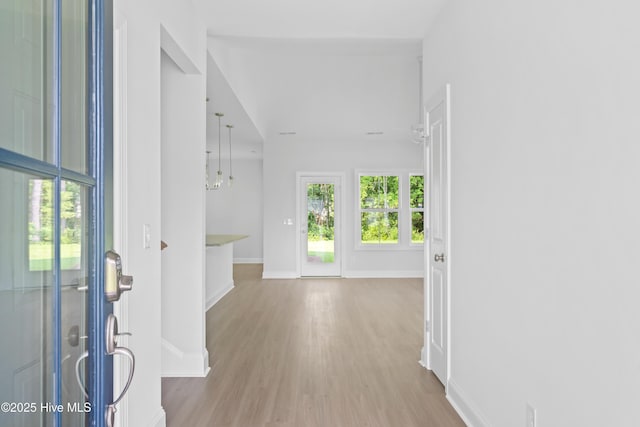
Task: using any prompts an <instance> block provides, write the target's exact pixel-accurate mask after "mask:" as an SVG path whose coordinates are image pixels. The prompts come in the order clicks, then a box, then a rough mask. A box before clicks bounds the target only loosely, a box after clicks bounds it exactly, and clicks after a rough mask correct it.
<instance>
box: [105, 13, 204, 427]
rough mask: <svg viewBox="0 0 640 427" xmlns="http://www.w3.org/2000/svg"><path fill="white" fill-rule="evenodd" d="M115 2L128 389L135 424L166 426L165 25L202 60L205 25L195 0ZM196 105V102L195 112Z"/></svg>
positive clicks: (191, 55) (191, 53)
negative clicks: (120, 34) (122, 100)
mask: <svg viewBox="0 0 640 427" xmlns="http://www.w3.org/2000/svg"><path fill="white" fill-rule="evenodd" d="M115 8H116V13H119V14H120V15H122V19H123V20H124V21H125V22H126V27H127V36H128V38H127V50H128V52H127V53H128V54H127V71H128V73H127V74H128V77H127V78H128V82H129V84H128V91H127V100H126V104H127V131H126V137H127V141H128V145H127V149H126V152H125V153H124V155H125V158H126V159H127V176H128V182H127V186H126V187H127V192H128V197H127V206H126V210H127V212H126V213H127V226H126V227H127V228H126V230H125V234H126V235H127V236H128V248H127V249H126V251H125V252H126V253H127V254H128V257H127V259H126V260H123V262H124V266H125V267H126V270H127V271H128V273H129V274H132V275H133V277H134V289H133V291H131V292H129V293H128V294H127V296H126V297H125V298H127V299H128V303H129V304H128V305H129V319H128V325H127V328H128V330H129V331H130V332H132V333H133V336H132V337H131V338H129V344H130V346H131V349H132V350H133V352H134V353H135V355H136V360H137V364H136V372H135V377H134V380H133V383H132V385H131V388H130V389H129V393H128V395H129V400H130V402H129V403H130V404H129V420H128V421H129V425H130V426H149V425H158V426H160V425H164V423H165V422H164V411H163V410H162V407H161V399H160V398H161V384H160V375H161V360H160V359H161V357H160V349H161V347H160V345H161V344H160V343H161V329H160V325H161V312H160V305H161V292H160V283H161V258H160V245H159V242H160V239H161V235H160V229H161V195H160V185H159V184H160V182H161V166H160V164H161V160H160V152H161V147H160V138H161V135H160V86H161V84H160V25H161V24H162V25H164V27H165V28H166V29H167V31H168V32H169V33H170V34H172V36H173V38H174V39H175V40H176V41H177V42H178V43H179V45H180V46H182V47H183V48H184V49H185V51H186V52H187V54H188V56H189V57H190V58H192V61H193V62H194V63H196V64H202V63H203V62H201V61H204V54H205V49H206V46H205V43H206V40H205V39H206V31H205V28H204V26H202V25H200V24H198V18H197V14H196V13H195V12H194V11H193V8H192V7H191V6H190V2H181V3H180V4H177V3H176V2H171V1H168V0H164V1H162V2H157V1H149V0H140V1H135V2H125V1H120V0H118V1H116V6H115ZM200 58H201V59H200ZM202 69H203V70H204V68H202ZM199 101H201V99H199ZM197 105H198V104H197V103H195V104H194V106H193V107H192V108H194V109H196V110H197V108H198V107H197ZM202 108H203V110H204V108H205V107H204V104H203V105H202ZM203 138H204V136H203ZM203 146H204V140H203ZM196 209H197V208H196ZM143 224H149V225H150V228H151V242H152V245H151V248H149V249H145V248H143V246H142V226H143Z"/></svg>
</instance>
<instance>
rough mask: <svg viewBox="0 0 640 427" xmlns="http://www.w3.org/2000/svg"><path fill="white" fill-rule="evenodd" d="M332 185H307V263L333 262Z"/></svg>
mask: <svg viewBox="0 0 640 427" xmlns="http://www.w3.org/2000/svg"><path fill="white" fill-rule="evenodd" d="M334 225H335V205H334V185H333V184H307V262H310V263H325V264H326V263H333V262H334V260H335V242H334V231H335V230H334Z"/></svg>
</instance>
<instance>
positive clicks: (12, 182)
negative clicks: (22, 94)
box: [0, 168, 55, 427]
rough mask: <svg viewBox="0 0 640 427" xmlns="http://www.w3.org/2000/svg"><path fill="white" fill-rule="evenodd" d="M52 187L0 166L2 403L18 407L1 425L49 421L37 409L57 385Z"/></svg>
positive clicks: (2, 416) (3, 415)
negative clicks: (54, 343)
mask: <svg viewBox="0 0 640 427" xmlns="http://www.w3.org/2000/svg"><path fill="white" fill-rule="evenodd" d="M52 188H53V181H52V180H49V179H42V178H38V177H34V176H28V175H25V174H22V173H18V172H13V171H9V170H6V169H1V168H0V236H2V238H0V324H1V325H3V326H4V328H3V332H2V337H3V341H4V342H3V344H2V345H1V346H0V361H1V363H0V402H9V403H11V404H15V405H22V406H15V407H14V408H13V409H15V412H12V411H9V412H5V411H0V425H2V426H25V427H26V426H48V425H53V415H52V413H50V412H49V413H48V412H46V411H42V410H41V407H40V404H41V402H54V398H53V390H54V386H55V384H54V364H53V360H54V345H53V342H54V341H53V337H54V329H53V328H54V310H53V297H54V276H53V270H52V268H51V266H52V265H53V255H54V252H53V239H54V235H53V233H54V229H53V222H54V221H53V212H54V210H53V197H52ZM31 402H33V403H34V404H35V406H31ZM25 403H27V404H29V405H30V406H29V407H28V408H26V409H25V406H24V404H25ZM9 409H12V408H9Z"/></svg>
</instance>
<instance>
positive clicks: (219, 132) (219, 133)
mask: <svg viewBox="0 0 640 427" xmlns="http://www.w3.org/2000/svg"><path fill="white" fill-rule="evenodd" d="M217 116H218V172H220V171H221V170H222V139H221V135H222V130H221V124H220V119H221V117H222V114H217Z"/></svg>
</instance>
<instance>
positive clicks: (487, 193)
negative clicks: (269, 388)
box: [424, 0, 640, 427]
mask: <svg viewBox="0 0 640 427" xmlns="http://www.w3.org/2000/svg"><path fill="white" fill-rule="evenodd" d="M639 12H640V10H639V6H638V5H637V4H635V3H632V2H627V1H622V0H620V1H618V0H614V1H611V2H606V3H605V2H591V1H588V2H577V1H562V2H558V1H550V0H543V1H539V2H512V1H506V0H487V1H484V2H471V1H462V0H454V1H451V2H449V4H448V6H447V7H446V8H445V9H444V11H443V13H442V14H441V16H440V17H439V18H438V19H437V20H436V26H435V27H434V28H433V30H432V31H430V32H429V34H428V35H427V37H426V39H425V43H424V58H425V64H424V70H425V71H424V78H425V91H424V93H425V99H428V97H429V95H430V94H432V93H433V92H434V91H435V90H436V89H437V88H439V87H441V86H442V85H443V84H444V83H446V82H450V83H451V85H452V86H451V87H452V92H451V93H452V111H451V117H452V119H451V124H452V128H451V129H452V130H451V135H452V147H451V161H452V171H451V174H452V175H451V178H452V184H451V185H452V187H451V188H452V211H451V218H452V239H451V240H452V241H451V258H450V259H451V298H452V302H451V304H452V314H451V315H452V325H451V332H452V335H451V340H452V342H451V346H452V360H451V384H450V388H449V391H450V393H451V395H452V396H453V397H454V398H455V401H456V403H457V404H458V405H460V407H461V408H462V409H463V410H464V412H465V413H466V414H467V415H468V416H469V419H470V420H472V421H474V423H473V424H474V425H477V426H480V425H486V426H489V425H491V426H495V427H512V426H524V425H525V421H524V420H525V404H526V402H530V403H531V404H532V405H533V406H534V407H536V408H537V411H538V425H540V426H584V427H589V426H592V427H597V426H604V425H612V426H613V425H615V426H620V427H623V426H635V425H637V424H638V421H637V414H636V411H635V410H634V409H633V408H635V407H636V406H637V402H638V398H639V397H640V395H639V393H638V384H640V359H639V357H638V355H639V354H640V341H639V339H638V336H640V335H639V330H638V325H639V324H640V315H639V314H638V313H639V311H638V310H637V304H638V301H640V287H639V286H638V279H637V277H638V268H637V265H638V259H640V241H639V240H638V238H637V237H638V236H640V221H638V218H640V202H639V201H638V197H637V193H638V189H637V183H638V182H640V168H638V159H640V144H638V134H640V121H639V120H638V117H637V115H638V99H640V79H638V76H639V75H640V63H639V58H638V55H637V52H638V48H639V47H640V44H639V42H638V41H639V40H640V27H638V25H637V19H636V17H637V16H638V13H639ZM483 420H484V421H483Z"/></svg>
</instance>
